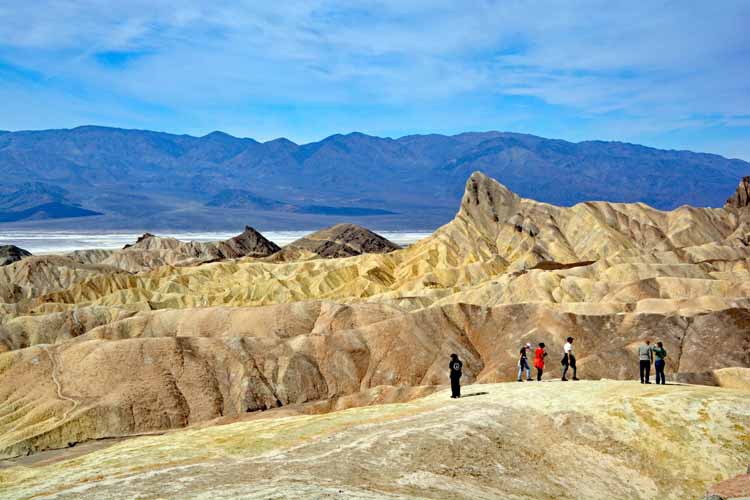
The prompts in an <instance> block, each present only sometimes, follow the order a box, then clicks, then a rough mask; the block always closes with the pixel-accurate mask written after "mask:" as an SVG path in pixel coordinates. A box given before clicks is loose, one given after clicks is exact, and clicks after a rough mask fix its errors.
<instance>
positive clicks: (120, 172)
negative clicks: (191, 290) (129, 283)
mask: <svg viewBox="0 0 750 500" xmlns="http://www.w3.org/2000/svg"><path fill="white" fill-rule="evenodd" d="M475 170H481V171H483V172H485V173H486V174H487V175H489V176H491V177H494V178H496V179H499V180H500V181H501V182H503V183H504V184H505V185H507V186H508V187H509V188H511V189H513V190H514V191H515V192H518V193H519V194H520V195H522V196H525V197H533V198H535V199H538V200H541V201H544V202H548V203H554V204H558V205H565V206H569V205H573V204H575V203H578V202H582V201H584V200H606V201H613V202H637V201H641V202H645V203H647V204H649V205H652V206H654V207H656V208H660V209H672V208H675V207H677V206H680V205H683V204H691V205H694V206H721V205H722V204H723V203H724V201H725V199H726V193H728V192H731V191H732V189H733V188H734V187H735V186H736V182H737V179H738V178H739V177H741V176H743V175H747V174H748V173H750V163H747V162H745V161H742V160H737V159H727V158H724V157H721V156H718V155H713V154H705V153H693V152H689V151H674V150H659V149H654V148H649V147H645V146H640V145H635V144H627V143H621V142H602V141H585V142H580V143H571V142H566V141H562V140H554V139H545V138H541V137H536V136H533V135H526V134H517V133H508V132H482V133H463V134H458V135H454V136H444V135H412V136H406V137H401V138H398V139H391V138H381V137H373V136H369V135H365V134H361V133H351V134H347V135H339V134H337V135H333V136H330V137H328V138H326V139H323V140H321V141H318V142H313V143H310V144H302V145H298V144H295V143H294V142H292V141H289V140H287V139H283V138H281V139H275V140H272V141H268V142H258V141H256V140H253V139H248V138H237V137H233V136H231V135H228V134H225V133H222V132H212V133H210V134H208V135H205V136H203V137H193V136H188V135H173V134H167V133H162V132H151V131H143V130H123V129H116V128H106V127H96V126H84V127H78V128H74V129H65V130H43V131H20V132H5V133H2V134H0V171H2V172H3V173H4V174H3V176H2V178H0V224H4V225H6V226H8V225H11V224H12V225H14V226H24V227H38V228H53V227H54V228H66V227H70V228H77V229H80V228H81V226H82V225H84V226H85V227H88V228H91V229H102V228H108V229H117V228H122V229H125V228H144V229H148V228H155V229H160V228H171V229H229V228H237V227H238V226H239V227H242V226H244V225H245V224H246V223H247V224H252V225H254V226H256V227H260V228H261V229H271V228H272V229H305V228H312V227H320V226H323V225H331V224H334V223H337V222H341V221H349V222H360V223H363V224H366V225H367V226H369V227H377V228H380V229H392V228H405V229H422V228H425V229H426V228H434V227H437V226H438V225H440V224H443V223H445V222H447V221H448V220H450V219H451V217H452V216H453V213H454V209H455V206H456V204H457V203H458V202H459V200H460V198H461V194H462V192H463V187H464V183H465V180H466V178H467V177H468V176H469V174H470V173H471V172H472V171H475ZM81 217H85V222H84V221H82V220H81Z"/></svg>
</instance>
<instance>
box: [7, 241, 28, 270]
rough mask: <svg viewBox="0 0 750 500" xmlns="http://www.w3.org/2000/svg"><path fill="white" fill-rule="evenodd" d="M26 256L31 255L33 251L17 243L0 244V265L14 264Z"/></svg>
mask: <svg viewBox="0 0 750 500" xmlns="http://www.w3.org/2000/svg"><path fill="white" fill-rule="evenodd" d="M24 257H31V252H28V251H26V250H24V249H23V248H18V247H17V246H15V245H0V266H7V265H8V264H13V263H14V262H18V261H19V260H21V259H23V258H24Z"/></svg>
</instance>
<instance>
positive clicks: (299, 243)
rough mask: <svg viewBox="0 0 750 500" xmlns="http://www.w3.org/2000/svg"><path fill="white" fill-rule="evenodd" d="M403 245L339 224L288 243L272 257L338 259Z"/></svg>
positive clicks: (279, 260) (354, 225) (368, 231)
mask: <svg viewBox="0 0 750 500" xmlns="http://www.w3.org/2000/svg"><path fill="white" fill-rule="evenodd" d="M399 248H401V247H400V246H398V245H396V244H395V243H393V242H391V241H388V240H387V239H386V238H383V237H382V236H380V235H379V234H376V233H374V232H372V231H370V230H369V229H366V228H364V227H362V226H358V225H356V224H337V225H335V226H332V227H329V228H326V229H321V230H320V231H316V232H314V233H312V234H308V235H307V236H305V237H303V238H300V239H298V240H296V241H293V242H292V243H289V244H288V245H287V246H285V247H284V248H283V250H282V251H281V252H279V253H277V254H276V255H274V256H273V257H272V259H271V260H272V261H274V262H284V261H293V260H302V259H318V258H321V257H322V258H325V259H335V258H339V257H352V256H355V255H362V254H364V253H388V252H393V251H394V250H398V249H399Z"/></svg>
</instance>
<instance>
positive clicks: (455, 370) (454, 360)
mask: <svg viewBox="0 0 750 500" xmlns="http://www.w3.org/2000/svg"><path fill="white" fill-rule="evenodd" d="M463 365H464V364H463V363H462V362H461V360H460V359H458V354H451V362H450V365H448V366H449V368H450V375H451V398H460V397H461V368H462V367H463Z"/></svg>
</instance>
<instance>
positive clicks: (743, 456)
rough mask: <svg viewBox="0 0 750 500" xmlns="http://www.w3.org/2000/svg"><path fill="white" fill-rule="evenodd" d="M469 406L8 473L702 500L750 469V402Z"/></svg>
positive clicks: (24, 490) (486, 397) (65, 493)
mask: <svg viewBox="0 0 750 500" xmlns="http://www.w3.org/2000/svg"><path fill="white" fill-rule="evenodd" d="M466 392H467V393H470V394H474V396H473V397H466V398H462V399H461V400H458V401H455V400H451V399H449V398H448V394H447V391H442V392H439V393H436V394H434V395H432V396H429V397H427V398H423V399H419V400H415V401H412V402H410V403H405V404H391V405H378V406H372V407H367V408H355V409H350V410H346V411H340V412H336V413H331V414H327V415H313V416H309V415H308V416H291V417H284V418H276V419H273V420H250V421H243V422H238V423H233V424H230V425H220V426H212V427H207V428H200V429H192V430H185V431H179V432H172V433H167V434H165V435H162V436H150V437H140V438H136V439H132V440H128V441H125V442H122V443H119V444H114V445H112V446H110V447H107V448H104V449H99V450H95V451H91V452H89V453H85V454H81V455H78V456H75V457H72V458H69V459H67V460H66V459H65V457H66V455H65V454H62V455H61V456H59V457H51V458H47V459H45V458H44V457H40V458H41V459H40V460H39V461H38V462H29V461H23V460H18V461H15V462H13V463H10V464H9V465H10V467H9V468H5V469H0V496H1V497H3V498H8V499H21V498H52V497H54V498H58V499H61V500H62V499H68V498H70V499H73V498H75V499H89V498H91V499H100V498H109V499H113V500H114V499H126V498H135V497H138V498H181V499H186V498H196V499H197V498H205V499H208V498H212V499H230V498H246V499H288V498H306V499H324V498H360V499H404V500H406V499H416V498H434V499H443V498H457V499H467V500H477V499H496V498H503V499H508V500H522V499H523V500H528V499H534V500H536V499H539V500H551V499H571V500H573V499H604V498H607V499H612V500H619V499H622V500H638V499H644V500H645V499H653V498H663V499H666V500H672V499H673V500H685V499H688V500H689V499H696V500H697V499H698V498H701V497H702V495H703V493H704V492H705V491H706V489H707V487H709V486H710V485H711V484H712V483H715V482H717V481H720V480H722V479H725V478H728V477H732V476H734V475H736V474H738V473H739V472H742V471H744V469H745V467H746V461H747V457H748V456H749V455H750V436H749V435H748V422H750V406H749V405H748V403H747V399H748V394H749V393H748V392H743V391H737V390H730V389H720V388H715V387H701V386H643V385H640V384H638V383H636V382H616V381H597V382H593V381H591V382H589V381H585V382H578V383H576V384H568V385H566V386H562V384H561V383H559V382H552V383H540V384H537V383H534V384H492V385H475V386H472V387H471V388H468V390H467V391H466ZM74 450H75V449H73V450H71V451H74Z"/></svg>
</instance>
